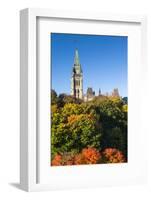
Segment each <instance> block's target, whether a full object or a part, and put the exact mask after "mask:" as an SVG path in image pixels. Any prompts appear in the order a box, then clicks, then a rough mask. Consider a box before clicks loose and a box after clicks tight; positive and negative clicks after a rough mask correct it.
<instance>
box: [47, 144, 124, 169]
mask: <svg viewBox="0 0 151 200" xmlns="http://www.w3.org/2000/svg"><path fill="white" fill-rule="evenodd" d="M123 162H125V157H124V155H123V153H122V152H121V151H119V150H118V149H115V148H107V149H105V150H104V151H103V152H101V153H100V152H99V151H98V150H97V149H95V148H92V147H88V148H84V149H83V150H82V152H81V153H78V154H74V155H73V154H72V153H64V154H62V155H60V154H56V155H55V157H54V159H53V160H52V162H51V163H52V166H63V165H82V164H97V163H123Z"/></svg>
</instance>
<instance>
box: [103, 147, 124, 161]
mask: <svg viewBox="0 0 151 200" xmlns="http://www.w3.org/2000/svg"><path fill="white" fill-rule="evenodd" d="M102 156H103V159H104V160H105V163H122V162H125V157H124V155H123V153H122V152H121V151H119V150H118V149H115V148H107V149H105V150H104V151H103V152H102Z"/></svg>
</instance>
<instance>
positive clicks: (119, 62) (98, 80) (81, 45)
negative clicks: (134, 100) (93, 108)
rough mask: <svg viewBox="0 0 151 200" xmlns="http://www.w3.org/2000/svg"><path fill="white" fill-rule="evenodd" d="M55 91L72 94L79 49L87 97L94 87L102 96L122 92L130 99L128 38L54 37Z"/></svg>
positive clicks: (72, 35)
mask: <svg viewBox="0 0 151 200" xmlns="http://www.w3.org/2000/svg"><path fill="white" fill-rule="evenodd" d="M50 39H51V46H50V48H51V59H52V60H51V71H52V89H54V90H55V91H56V92H57V94H60V93H67V94H70V78H71V72H72V67H73V64H74V54H75V49H76V48H77V49H78V52H79V57H80V63H81V66H82V70H83V84H84V85H83V87H84V93H86V90H87V88H88V87H92V88H93V90H94V91H95V92H96V94H98V91H99V88H100V89H101V92H102V93H106V92H109V93H110V92H111V91H112V90H113V89H114V88H118V89H119V93H120V95H121V96H123V97H124V96H127V48H128V47H127V45H128V38H127V36H104V35H82V34H62V33H51V34H50Z"/></svg>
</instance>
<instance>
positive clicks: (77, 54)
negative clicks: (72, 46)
mask: <svg viewBox="0 0 151 200" xmlns="http://www.w3.org/2000/svg"><path fill="white" fill-rule="evenodd" d="M74 65H75V66H78V65H80V59H79V53H78V49H76V50H75V57H74Z"/></svg>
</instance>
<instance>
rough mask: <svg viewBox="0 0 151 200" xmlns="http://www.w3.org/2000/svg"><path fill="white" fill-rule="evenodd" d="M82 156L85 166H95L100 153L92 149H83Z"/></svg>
mask: <svg viewBox="0 0 151 200" xmlns="http://www.w3.org/2000/svg"><path fill="white" fill-rule="evenodd" d="M82 155H83V156H84V159H85V164H96V163H98V161H99V160H100V159H101V154H100V152H99V151H98V150H97V149H95V148H92V147H88V148H85V149H83V150H82Z"/></svg>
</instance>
